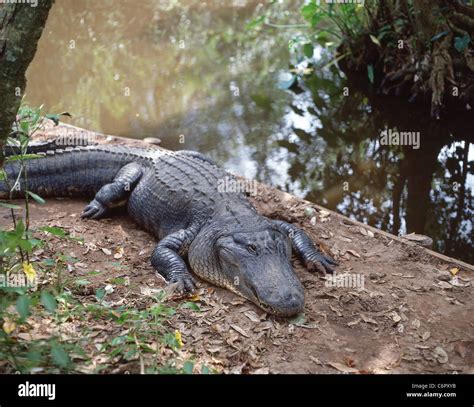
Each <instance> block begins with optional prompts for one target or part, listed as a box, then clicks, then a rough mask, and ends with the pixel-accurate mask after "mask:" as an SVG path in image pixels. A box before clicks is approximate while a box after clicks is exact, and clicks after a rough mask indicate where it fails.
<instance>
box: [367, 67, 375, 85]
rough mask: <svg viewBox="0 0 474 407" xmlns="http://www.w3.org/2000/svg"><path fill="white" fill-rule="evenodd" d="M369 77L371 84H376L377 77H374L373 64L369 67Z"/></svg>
mask: <svg viewBox="0 0 474 407" xmlns="http://www.w3.org/2000/svg"><path fill="white" fill-rule="evenodd" d="M367 76H368V78H369V81H370V83H374V79H375V75H374V67H373V65H372V64H370V65H367Z"/></svg>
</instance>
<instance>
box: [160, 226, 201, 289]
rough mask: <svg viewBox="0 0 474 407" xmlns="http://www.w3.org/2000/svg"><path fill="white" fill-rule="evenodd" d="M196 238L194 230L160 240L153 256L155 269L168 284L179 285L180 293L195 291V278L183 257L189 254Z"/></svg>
mask: <svg viewBox="0 0 474 407" xmlns="http://www.w3.org/2000/svg"><path fill="white" fill-rule="evenodd" d="M195 236H196V231H195V230H194V229H192V228H190V229H186V230H184V229H182V230H179V231H178V232H175V233H172V234H170V235H168V236H166V237H165V238H164V239H162V240H160V242H159V243H158V244H157V245H156V247H155V249H154V250H153V253H152V255H151V264H152V266H153V268H154V269H155V270H156V271H157V272H158V273H160V274H161V275H162V276H163V277H164V278H165V280H166V281H167V282H168V283H177V285H178V290H179V291H187V292H192V291H193V290H194V285H195V281H194V278H193V277H192V275H191V274H190V273H189V271H188V268H187V267H186V263H185V262H184V260H183V259H182V258H181V256H184V255H186V254H187V252H188V249H189V246H190V244H191V242H192V241H193V240H194V237H195Z"/></svg>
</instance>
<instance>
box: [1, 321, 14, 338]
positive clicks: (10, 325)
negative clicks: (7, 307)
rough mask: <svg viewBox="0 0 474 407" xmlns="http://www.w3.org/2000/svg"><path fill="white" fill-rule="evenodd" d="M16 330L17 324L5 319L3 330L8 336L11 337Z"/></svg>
mask: <svg viewBox="0 0 474 407" xmlns="http://www.w3.org/2000/svg"><path fill="white" fill-rule="evenodd" d="M15 329H16V324H15V322H13V321H10V320H9V319H5V322H4V323H3V330H4V331H5V333H6V334H7V335H10V334H11V333H12V332H13V331H14V330H15Z"/></svg>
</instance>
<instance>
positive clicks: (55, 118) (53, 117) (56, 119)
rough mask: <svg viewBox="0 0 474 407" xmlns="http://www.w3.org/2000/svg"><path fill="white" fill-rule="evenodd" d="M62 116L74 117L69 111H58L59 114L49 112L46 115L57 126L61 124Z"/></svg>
mask: <svg viewBox="0 0 474 407" xmlns="http://www.w3.org/2000/svg"><path fill="white" fill-rule="evenodd" d="M60 116H68V117H72V116H71V114H70V113H68V112H62V113H58V114H47V115H45V117H46V118H47V119H50V120H52V121H53V122H54V124H55V125H56V126H57V125H58V124H59V118H60Z"/></svg>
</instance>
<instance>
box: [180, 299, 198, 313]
mask: <svg viewBox="0 0 474 407" xmlns="http://www.w3.org/2000/svg"><path fill="white" fill-rule="evenodd" d="M181 308H188V309H190V310H193V311H196V312H201V308H199V305H197V304H196V303H195V302H193V301H188V302H185V303H184V304H183V305H181Z"/></svg>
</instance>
